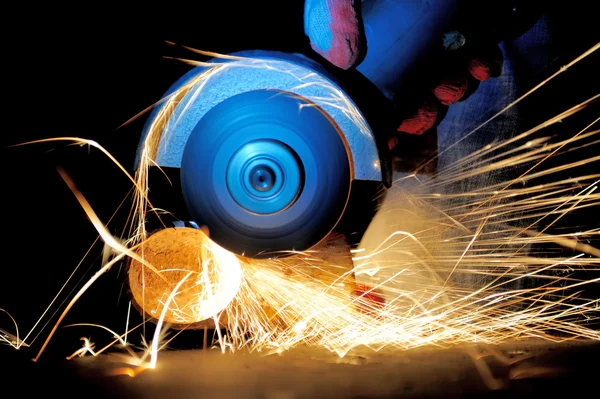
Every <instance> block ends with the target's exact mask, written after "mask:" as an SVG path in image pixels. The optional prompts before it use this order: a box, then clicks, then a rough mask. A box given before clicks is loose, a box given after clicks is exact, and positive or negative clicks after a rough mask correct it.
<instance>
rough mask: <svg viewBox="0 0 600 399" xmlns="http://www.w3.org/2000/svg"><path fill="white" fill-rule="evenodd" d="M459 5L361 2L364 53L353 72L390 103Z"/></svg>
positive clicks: (448, 1) (451, 1)
mask: <svg viewBox="0 0 600 399" xmlns="http://www.w3.org/2000/svg"><path fill="white" fill-rule="evenodd" d="M460 3H461V1H460V0H365V1H363V2H362V5H361V7H362V18H363V24H364V30H365V36H366V39H367V52H366V55H365V58H364V60H363V61H362V62H361V64H360V65H359V66H358V67H357V68H356V69H357V70H358V71H359V72H360V73H361V74H362V75H364V76H365V77H366V78H367V79H369V80H370V81H371V82H372V83H373V84H374V85H375V86H377V87H378V88H379V90H381V92H382V93H383V94H384V95H385V96H386V97H387V98H388V99H392V97H393V96H394V93H395V92H396V90H398V87H399V85H400V83H401V80H402V78H403V77H404V76H406V73H407V72H408V71H409V70H410V69H411V67H413V66H414V65H416V64H417V63H418V62H419V60H420V59H422V57H423V56H424V55H425V54H428V53H429V51H431V49H432V48H433V46H434V45H435V44H436V42H438V41H439V40H440V39H441V37H442V35H443V33H444V32H445V31H446V30H447V29H448V27H449V26H450V24H451V22H452V20H453V18H454V17H455V13H456V11H457V9H458V6H459V5H460Z"/></svg>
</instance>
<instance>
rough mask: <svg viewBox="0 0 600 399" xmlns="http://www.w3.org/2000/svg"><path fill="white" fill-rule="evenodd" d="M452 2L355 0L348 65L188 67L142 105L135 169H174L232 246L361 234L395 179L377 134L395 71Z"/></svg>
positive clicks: (385, 123)
mask: <svg viewBox="0 0 600 399" xmlns="http://www.w3.org/2000/svg"><path fill="white" fill-rule="evenodd" d="M442 3H443V4H442ZM458 3H459V2H458V1H430V2H408V1H398V2H382V1H380V2H378V1H364V2H363V3H362V17H363V22H364V27H365V35H366V39H367V43H368V50H367V52H366V56H365V58H364V60H363V61H362V62H361V63H360V65H359V66H358V67H357V68H356V69H355V70H351V71H336V70H335V69H334V68H332V67H330V66H328V65H327V64H326V62H325V61H323V62H319V61H316V60H314V59H311V58H309V57H307V56H304V55H300V54H286V53H280V52H274V51H243V52H238V53H233V54H228V55H227V56H224V57H215V58H214V59H212V60H210V61H208V62H207V63H205V64H203V65H201V66H197V67H195V68H194V69H192V70H191V71H190V72H188V73H187V74H186V75H185V76H183V77H182V78H181V79H180V80H179V81H177V82H176V83H175V84H174V85H173V86H172V87H171V88H170V89H169V90H168V92H167V93H166V95H165V99H171V100H172V101H165V102H163V103H162V105H161V106H158V107H156V108H155V109H154V111H153V113H152V114H151V116H150V118H149V120H148V122H147V124H146V127H145V129H144V132H143V135H142V139H141V142H140V146H139V150H138V159H137V161H136V165H137V167H139V165H141V163H140V161H141V158H142V157H150V158H152V164H154V165H157V166H159V167H161V168H172V169H174V170H177V171H178V173H179V179H180V183H181V194H182V197H183V199H184V201H185V205H186V209H187V211H188V212H189V219H190V220H193V221H194V222H195V223H196V224H197V225H205V226H207V227H208V229H209V231H210V237H211V239H212V240H213V241H215V242H216V243H217V244H219V245H220V246H222V247H224V248H226V249H228V250H230V251H232V252H234V253H236V254H238V255H242V256H246V257H252V258H263V257H274V256H285V255H286V254H292V253H294V252H297V251H304V250H307V249H310V248H312V247H314V246H315V245H316V244H318V243H319V242H321V241H322V240H323V239H324V238H325V237H326V236H327V235H328V234H329V233H330V232H332V231H334V230H336V231H339V232H342V233H344V234H345V235H346V236H347V237H348V239H349V241H350V242H351V243H353V242H354V243H358V241H359V240H360V237H361V235H362V233H363V232H364V230H365V229H366V227H367V226H368V222H369V220H370V218H371V217H372V215H373V211H374V209H373V208H374V206H373V205H374V204H376V201H374V198H377V197H379V198H380V197H381V192H382V190H383V191H385V187H389V186H390V185H391V181H392V169H391V159H390V154H389V149H388V146H387V139H386V137H388V134H389V132H390V131H393V130H392V129H394V127H395V126H394V123H395V121H394V120H393V118H392V117H391V115H392V99H393V96H394V95H395V93H396V90H397V87H398V82H399V79H400V77H401V76H403V74H404V73H405V72H406V70H407V69H408V68H410V66H411V64H412V63H416V61H417V60H418V59H419V57H420V56H421V55H422V54H427V52H428V51H429V49H430V48H431V47H432V46H433V45H434V42H435V41H436V40H438V39H439V38H440V37H441V36H442V34H443V33H444V31H445V29H447V26H448V24H449V21H450V20H451V19H452V15H453V12H454V10H455V9H456V6H457V4H458ZM399 16H401V17H399ZM157 126H158V127H157ZM396 126H397V125H396ZM157 129H158V130H159V132H158V135H155V136H154V137H152V138H149V135H150V134H153V132H154V133H155V132H156V131H157ZM381 138H384V139H383V140H382V139H381ZM149 141H152V142H153V143H155V144H154V147H153V148H154V149H153V151H151V153H147V152H145V151H146V150H147V147H148V145H149ZM150 168H153V166H150ZM369 209H371V211H369Z"/></svg>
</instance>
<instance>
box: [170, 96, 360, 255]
mask: <svg viewBox="0 0 600 399" xmlns="http://www.w3.org/2000/svg"><path fill="white" fill-rule="evenodd" d="M350 167H351V166H350V160H349V155H348V151H347V149H346V144H345V141H344V138H343V136H342V135H341V133H340V132H339V129H338V128H337V125H336V124H335V122H333V121H332V120H331V119H330V118H329V117H328V116H327V115H326V114H325V113H324V112H323V111H322V110H321V109H320V108H318V107H316V106H315V105H314V104H312V103H310V102H308V101H307V100H306V99H303V98H301V97H298V96H295V95H292V94H289V93H286V92H280V91H269V90H257V91H251V92H246V93H242V94H238V95H236V96H233V97H230V98H228V99H227V100H225V101H223V102H221V103H220V104H218V105H217V106H215V107H213V108H212V109H211V110H210V111H209V112H207V113H206V114H205V115H204V117H203V118H202V119H201V120H200V121H199V122H198V124H197V125H196V127H195V128H194V130H193V131H192V133H191V135H190V137H189V138H188V141H187V143H186V145H185V149H184V152H183V158H182V163H181V183H182V189H183V195H184V199H185V201H186V204H187V206H188V209H189V211H190V213H191V215H192V217H193V218H194V220H195V221H196V222H197V223H198V224H199V225H206V226H208V228H209V230H210V237H211V239H213V240H214V241H215V242H217V243H218V244H219V245H221V246H222V247H224V248H226V249H228V250H230V251H232V252H235V253H238V254H240V255H244V256H248V257H256V258H258V257H271V256H276V255H285V254H284V253H281V251H290V250H297V251H301V250H305V249H308V248H310V247H312V246H313V245H315V244H317V243H318V242H319V241H320V240H321V239H323V238H324V237H325V236H326V235H327V234H328V233H329V232H330V231H331V230H332V229H333V228H334V227H335V225H336V224H337V222H338V220H339V219H340V217H341V215H342V213H343V212H344V208H345V206H346V203H347V201H348V196H349V192H350V176H351V174H350ZM278 252H279V253H278Z"/></svg>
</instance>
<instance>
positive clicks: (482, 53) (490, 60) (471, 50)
mask: <svg viewBox="0 0 600 399" xmlns="http://www.w3.org/2000/svg"><path fill="white" fill-rule="evenodd" d="M304 30H305V34H306V35H307V36H308V37H309V39H310V43H311V47H312V48H313V49H314V50H315V51H316V52H317V53H318V54H320V55H321V56H323V57H324V58H325V59H326V60H328V61H329V62H330V63H332V64H333V65H335V66H337V67H338V68H342V69H345V70H346V69H350V68H353V67H355V66H357V65H359V64H360V62H361V60H362V58H363V57H364V56H365V53H366V51H367V47H368V43H366V38H365V34H364V30H363V25H362V20H361V14H360V1H359V0H354V1H353V0H305V4H304ZM477 39H478V37H477V36H476V35H473V37H470V38H468V39H465V36H463V35H462V34H460V33H458V32H449V33H447V34H446V35H444V37H443V38H440V40H439V42H440V43H439V44H440V46H439V47H440V54H441V57H430V58H429V59H428V61H427V62H428V65H424V66H423V67H422V68H419V71H420V73H419V76H418V77H417V79H414V80H415V81H414V82H411V85H410V88H409V89H408V90H402V98H394V102H395V103H396V105H397V107H396V109H397V110H398V112H399V115H398V118H397V121H398V127H397V131H398V132H400V133H408V134H413V135H422V134H423V133H425V132H427V131H429V130H431V129H432V128H433V127H435V126H436V125H437V124H438V123H439V122H440V121H441V120H442V118H443V116H444V115H445V114H446V111H447V107H448V106H450V105H452V104H454V103H456V102H457V101H461V100H464V99H466V98H467V97H468V96H469V95H470V94H471V93H473V92H474V91H475V90H476V89H477V87H478V86H479V83H480V82H482V81H485V80H486V79H488V78H490V77H497V76H499V75H500V74H501V72H502V64H503V56H502V51H501V50H500V48H499V47H498V45H497V43H496V42H494V41H477ZM407 80H413V79H412V77H410V78H409V77H407ZM397 143H398V137H397V136H396V135H393V136H392V137H390V138H389V145H390V149H392V148H393V147H395V146H396V145H397Z"/></svg>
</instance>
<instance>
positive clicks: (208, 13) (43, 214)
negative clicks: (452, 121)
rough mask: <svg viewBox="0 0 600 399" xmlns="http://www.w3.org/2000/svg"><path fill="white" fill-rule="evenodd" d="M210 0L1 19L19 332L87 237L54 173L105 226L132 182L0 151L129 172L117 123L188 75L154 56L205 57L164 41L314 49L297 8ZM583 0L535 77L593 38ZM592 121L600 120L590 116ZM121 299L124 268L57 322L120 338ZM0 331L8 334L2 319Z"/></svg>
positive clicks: (584, 76) (35, 11)
mask: <svg viewBox="0 0 600 399" xmlns="http://www.w3.org/2000/svg"><path fill="white" fill-rule="evenodd" d="M217 3H219V2H216V1H215V2H204V1H202V2H200V1H199V2H196V3H195V4H193V3H190V4H184V3H183V2H182V4H177V3H175V2H169V3H168V4H161V5H156V6H152V5H151V4H149V3H147V4H144V5H142V6H141V7H140V8H134V6H133V5H127V6H108V5H102V6H99V5H91V4H85V5H78V6H76V7H66V6H56V5H52V6H50V5H43V6H33V5H31V6H27V7H22V8H21V9H17V8H15V7H12V8H11V9H7V10H6V12H3V14H4V19H5V20H6V21H10V24H6V23H5V24H3V27H2V38H3V40H2V48H3V51H2V53H3V57H2V64H3V71H2V75H3V76H2V93H3V101H2V104H3V105H2V125H1V129H2V144H3V145H2V150H1V151H2V156H1V159H2V177H1V182H2V184H3V188H2V208H1V212H2V218H3V220H2V227H3V229H2V230H3V234H2V236H3V240H2V258H1V261H0V265H1V266H0V267H1V268H2V270H1V272H0V308H2V309H6V310H8V311H9V312H10V313H11V314H12V315H13V317H14V318H15V319H16V321H17V322H18V324H19V327H20V329H21V330H20V333H21V337H23V335H24V334H26V333H27V332H28V330H29V328H30V327H31V326H32V325H33V323H35V321H36V320H37V317H38V316H39V315H40V314H41V313H42V312H43V311H44V309H45V307H46V306H47V304H48V303H49V302H50V301H51V300H52V298H53V297H54V295H55V294H56V292H57V290H58V289H59V287H60V286H61V285H62V284H63V282H64V281H65V280H66V279H67V278H68V276H69V275H70V274H71V272H72V271H73V269H74V268H75V266H76V265H77V264H78V263H79V261H80V260H81V259H82V257H83V256H84V255H85V253H86V252H87V250H88V248H89V247H90V245H91V244H92V243H93V242H94V240H95V239H96V237H97V233H96V231H95V229H94V228H93V226H92V225H91V223H89V221H88V220H87V218H86V216H85V214H84V212H83V210H82V209H81V208H80V206H79V204H78V203H77V201H76V199H75V197H74V196H73V194H72V193H71V192H70V191H69V189H68V188H67V187H66V185H65V184H64V182H63V181H62V179H61V178H60V176H59V175H58V173H57V171H56V166H62V167H64V169H65V170H66V171H67V173H68V174H69V175H70V176H71V177H72V179H73V180H74V181H75V183H76V184H77V186H78V187H79V189H80V190H81V191H82V193H83V194H84V195H85V196H86V198H87V199H88V200H89V202H90V203H91V205H92V206H93V207H94V209H95V211H96V213H97V214H98V216H99V217H100V219H101V220H103V221H108V220H109V219H110V218H111V216H112V215H113V213H114V212H115V210H116V209H117V208H118V206H119V204H120V203H121V202H122V201H123V199H124V198H125V197H126V196H127V194H128V193H129V190H130V189H131V184H130V182H129V181H128V180H127V179H126V178H125V177H124V176H123V175H122V174H121V172H120V171H119V170H118V169H117V168H116V167H115V166H114V165H113V164H112V163H111V162H110V161H109V160H107V159H106V157H105V156H104V155H102V154H100V152H99V151H97V150H95V149H89V150H88V149H87V148H80V147H77V146H69V145H67V143H64V142H63V143H60V142H54V143H45V144H35V145H30V146H25V147H16V148H15V147H12V148H9V147H8V146H10V145H14V144H18V143H23V142H27V141H31V140H38V139H44V138H52V137H58V136H76V137H82V138H87V139H92V140H95V141H97V142H98V143H100V144H101V145H103V146H104V147H105V148H106V149H107V150H108V151H109V152H110V153H111V154H113V155H114V156H115V157H116V158H117V159H118V160H119V161H120V162H121V163H122V164H123V165H124V166H125V167H126V168H128V169H129V171H130V172H131V171H132V170H131V169H132V165H133V162H134V156H135V151H136V147H137V144H138V140H139V134H140V132H141V130H142V127H143V123H144V122H145V118H144V117H142V118H140V119H138V120H136V121H134V122H133V123H131V124H129V125H127V126H125V127H122V128H119V126H120V125H121V124H122V123H124V122H125V121H127V120H128V119H129V118H130V117H132V116H133V115H135V114H137V113H138V112H140V111H141V110H143V109H145V108H146V107H148V106H149V105H151V104H153V103H154V102H155V101H157V100H159V99H160V97H161V95H162V94H163V93H164V92H165V91H166V90H167V88H168V87H169V86H170V85H171V84H172V83H173V82H174V81H175V80H176V79H177V78H179V77H180V76H181V75H182V74H184V73H185V72H186V71H187V70H189V69H190V67H189V66H187V65H184V64H182V63H180V62H178V61H173V60H169V59H166V58H164V56H171V57H172V56H175V57H177V56H183V57H188V58H194V59H203V58H202V57H201V56H199V55H193V54H191V53H189V52H185V51H183V50H181V49H179V48H177V47H174V46H170V45H168V44H166V43H165V41H172V42H175V43H179V44H182V45H187V46H190V47H194V48H198V49H204V50H212V51H216V52H220V53H228V52H232V51H237V50H244V49H254V48H262V49H275V50H281V51H298V52H302V53H305V54H311V52H310V47H309V45H308V41H307V39H306V38H305V36H304V35H303V28H302V1H289V2H288V1H285V2H284V1H279V2H275V1H269V2H260V4H259V3H258V2H239V4H237V3H236V4H233V3H231V4H230V3H221V4H217ZM585 4H587V3H585V2H581V3H577V2H570V3H569V5H561V6H560V7H559V6H552V7H550V8H549V9H548V10H547V11H545V13H546V14H547V15H550V16H551V20H552V21H553V23H554V24H555V25H556V27H557V32H560V33H557V34H556V35H555V36H554V39H553V42H552V46H551V47H552V51H553V52H554V53H555V54H556V61H555V62H554V63H553V66H555V67H556V68H549V70H548V71H546V72H541V73H540V75H538V76H544V74H546V75H549V74H550V73H551V72H553V71H554V70H556V69H557V68H558V66H560V65H563V64H565V63H567V62H569V61H570V60H571V59H573V58H574V57H575V56H577V55H578V54H580V53H581V52H582V51H584V50H586V49H587V48H589V47H591V45H593V44H594V43H595V42H598V41H599V40H600V37H599V35H598V34H597V31H593V30H592V26H593V24H592V22H593V21H591V15H593V11H590V10H588V9H587V8H586V7H585ZM130 8H131V9H130ZM593 60H594V61H593V62H592V61H589V62H587V63H586V64H585V65H584V66H582V68H581V69H578V71H577V73H571V74H565V77H564V78H561V80H560V81H559V82H558V83H557V84H556V85H554V86H553V87H552V90H550V89H548V90H547V91H546V92H545V93H544V95H543V96H541V95H540V96H539V97H538V102H536V104H537V105H536V106H535V107H533V106H532V107H530V108H529V111H530V112H532V113H535V114H536V118H537V120H538V121H539V120H541V118H543V117H544V115H550V114H552V113H554V114H555V113H556V111H562V110H564V109H565V107H564V105H565V104H566V105H573V104H574V103H575V102H574V100H573V97H570V98H571V99H570V100H569V101H566V100H565V99H566V98H568V95H569V93H570V94H572V95H575V96H576V97H577V96H582V97H583V96H584V94H579V93H581V92H585V93H586V94H585V95H587V93H590V92H592V94H593V93H594V92H595V93H597V92H598V91H599V90H598V88H600V84H599V79H598V77H597V75H596V73H597V72H596V71H595V70H596V68H597V66H598V63H597V61H598V57H595V58H594V59H593ZM594 65H595V67H594ZM567 75H568V76H567ZM536 79H537V77H536ZM594 87H595V88H596V89H594ZM580 88H581V90H580ZM588 97H589V95H588ZM581 99H584V98H581ZM589 112H596V113H597V108H596V109H595V110H592V111H589ZM597 114H598V115H600V113H597ZM589 115H590V114H589V113H588V119H587V120H589ZM596 167H597V166H596ZM596 172H597V170H596ZM590 173H592V172H591V171H590ZM128 210H129V203H127V202H125V203H124V205H123V207H122V209H121V211H119V212H118V213H117V215H116V217H115V219H114V221H113V222H111V224H110V225H109V228H110V229H111V231H112V232H113V233H115V234H119V233H120V232H121V231H122V228H123V222H124V220H125V218H126V216H127V213H128ZM597 221H598V219H596V222H594V221H593V219H591V220H590V222H591V223H596V224H597V223H598V222H597ZM101 250H102V244H101V243H100V244H96V246H94V247H93V248H92V251H91V253H90V255H89V256H88V257H87V258H86V260H85V261H84V262H83V263H82V265H81V266H80V269H79V271H78V272H77V274H76V275H75V277H74V279H73V280H72V282H71V283H70V284H69V285H68V286H67V287H66V288H65V292H64V293H63V294H62V295H61V296H60V297H59V298H58V302H62V301H64V300H65V299H66V297H67V293H68V292H72V290H74V289H75V287H76V285H77V286H80V284H76V283H78V282H82V281H85V280H86V279H87V278H89V277H90V276H91V275H92V274H93V273H94V271H95V270H97V268H98V267H99V257H100V253H101ZM126 299H127V298H126V293H125V292H124V291H123V270H122V269H120V268H119V267H115V268H114V269H113V270H111V272H109V273H108V274H106V275H105V276H103V277H102V278H101V280H100V281H99V282H98V283H97V284H95V285H94V286H93V287H92V288H91V289H90V290H89V291H88V293H87V294H86V295H85V296H84V297H83V298H82V299H81V300H80V301H79V302H78V304H77V305H76V306H75V308H74V309H73V310H72V311H71V313H70V314H69V316H68V317H67V319H66V320H65V321H64V322H63V325H66V324H69V323H74V322H91V323H98V324H103V325H107V326H111V327H113V328H115V329H116V330H117V331H123V329H124V320H125V314H126V310H127V300H126ZM55 309H56V306H54V307H53V309H51V311H52V312H53V311H54V310H55ZM46 320H47V318H46V319H45V321H46ZM54 320H55V319H54ZM45 321H44V322H45ZM0 327H1V328H4V329H7V330H9V331H12V329H11V322H10V319H8V318H7V317H6V316H5V315H3V314H0ZM38 331H39V330H38ZM48 332H49V326H48V327H47V328H45V329H44V330H43V332H42V334H41V335H40V337H39V338H38V339H37V341H36V342H35V348H34V349H35V351H31V350H28V349H24V350H23V351H20V352H18V354H16V352H14V351H12V350H10V348H7V347H1V346H0V368H2V367H7V365H8V367H11V368H12V366H11V364H13V363H10V362H6V361H4V359H11V361H12V360H13V359H14V361H15V362H16V363H14V364H15V367H14V368H15V369H18V366H17V365H18V364H21V363H22V365H23V366H25V365H28V359H30V358H31V357H33V356H34V355H35V352H36V351H37V349H39V346H40V345H41V343H42V341H43V339H45V337H46V335H47V333H48ZM90 334H92V335H91V336H92V338H93V340H94V341H97V342H98V345H100V346H103V344H104V343H105V342H108V340H109V339H110V338H111V337H110V336H108V334H105V333H104V332H102V331H101V330H98V329H78V328H70V329H59V331H58V333H57V335H56V336H55V338H54V340H53V341H52V342H51V343H50V346H49V347H48V349H47V353H46V355H45V356H44V357H43V360H42V363H44V362H45V364H47V365H50V364H51V362H52V361H53V359H57V358H62V357H64V356H65V355H67V354H70V353H72V352H73V351H75V350H76V349H78V348H79V347H80V342H79V341H78V338H79V337H81V336H90ZM185 334H188V338H185V337H183V339H182V341H181V342H184V343H183V344H181V346H184V347H190V346H193V344H191V343H192V342H198V343H199V342H201V339H199V338H197V335H193V334H195V333H192V332H189V333H188V332H186V333H185ZM185 334H184V335H185ZM34 335H35V334H34ZM192 335H193V336H192ZM9 363H10V364H9ZM19 367H20V366H19ZM1 375H2V374H1V373H0V380H1V379H2V377H1Z"/></svg>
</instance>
